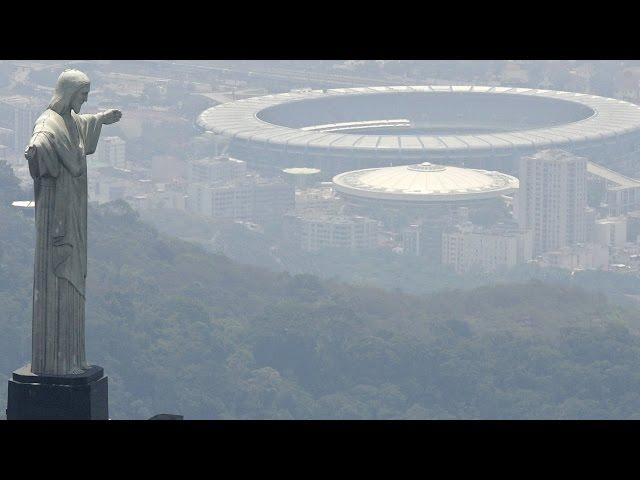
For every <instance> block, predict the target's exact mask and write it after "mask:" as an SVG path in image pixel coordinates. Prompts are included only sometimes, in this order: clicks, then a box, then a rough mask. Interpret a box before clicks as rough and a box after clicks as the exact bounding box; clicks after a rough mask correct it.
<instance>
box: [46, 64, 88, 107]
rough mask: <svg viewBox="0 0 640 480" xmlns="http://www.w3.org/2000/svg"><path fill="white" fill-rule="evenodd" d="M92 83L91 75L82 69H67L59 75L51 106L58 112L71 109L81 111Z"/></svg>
mask: <svg viewBox="0 0 640 480" xmlns="http://www.w3.org/2000/svg"><path fill="white" fill-rule="evenodd" d="M90 85H91V83H90V81H89V77H87V76H86V75H85V74H84V73H82V72H81V71H80V70H65V71H64V72H62V73H61V74H60V76H59V77H58V83H56V89H55V92H54V94H53V98H52V99H51V101H50V102H49V108H50V109H51V110H53V111H55V112H58V113H62V112H65V111H67V110H69V109H70V110H73V111H74V112H76V113H80V108H81V107H82V104H83V103H84V102H86V101H87V97H88V95H89V88H90Z"/></svg>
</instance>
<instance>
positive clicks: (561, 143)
mask: <svg viewBox="0 0 640 480" xmlns="http://www.w3.org/2000/svg"><path fill="white" fill-rule="evenodd" d="M198 124H199V125H200V126H201V127H202V128H203V129H205V130H207V131H210V132H213V133H215V134H219V135H222V136H224V137H227V138H229V139H230V154H231V155H232V156H233V157H235V158H240V159H242V160H246V161H247V162H248V163H249V164H250V165H252V166H254V167H256V168H262V169H273V170H274V171H275V170H278V171H280V170H282V169H283V168H291V167H309V168H318V169H320V170H321V171H322V176H323V177H324V178H326V179H330V178H332V177H333V176H334V175H336V174H339V173H342V172H347V171H352V170H360V169H365V168H374V167H387V166H394V165H410V164H420V163H423V162H431V163H434V164H445V165H457V166H464V167H469V168H479V169H487V170H497V171H501V172H506V173H515V172H516V170H517V165H516V160H517V159H518V158H519V157H521V156H523V155H526V154H530V153H532V152H534V151H537V150H542V149H547V148H561V149H565V150H568V151H570V152H573V153H576V154H578V155H582V156H585V157H587V158H588V159H589V160H592V161H594V162H596V163H599V164H603V165H607V166H609V167H612V168H615V169H616V170H619V171H621V172H627V173H631V172H630V168H632V165H634V162H635V161H637V160H638V159H640V106H637V105H634V104H631V103H628V102H624V101H621V100H616V99H611V98H604V97H598V96H594V95H588V94H580V93H571V92H559V91H551V90H540V89H529V88H508V87H482V86H397V87H369V88H344V89H331V90H304V91H292V92H289V93H283V94H277V95H267V96H264V97H253V98H248V99H244V100H238V101H235V102H229V103H224V104H221V105H218V106H215V107H212V108H209V109H208V110H206V111H204V112H203V113H202V114H201V115H200V117H199V118H198ZM634 173H635V172H634Z"/></svg>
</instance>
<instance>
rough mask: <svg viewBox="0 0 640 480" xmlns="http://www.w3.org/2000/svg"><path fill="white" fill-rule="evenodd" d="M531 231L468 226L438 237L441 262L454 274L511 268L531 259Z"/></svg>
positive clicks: (468, 224) (498, 226) (460, 226)
mask: <svg viewBox="0 0 640 480" xmlns="http://www.w3.org/2000/svg"><path fill="white" fill-rule="evenodd" d="M532 250H533V243H532V232H531V231H530V230H528V231H522V230H519V229H518V228H514V226H504V225H496V226H494V227H491V228H482V227H478V226H475V225H472V224H471V223H465V224H463V225H458V226H456V227H453V228H451V229H447V230H446V231H445V232H443V234H442V263H443V264H445V265H451V266H452V267H453V268H454V270H455V271H456V272H458V273H465V272H468V271H470V270H474V269H478V270H482V271H493V270H496V269H498V268H503V267H513V266H515V265H518V264H521V263H525V262H527V261H529V260H531V258H532Z"/></svg>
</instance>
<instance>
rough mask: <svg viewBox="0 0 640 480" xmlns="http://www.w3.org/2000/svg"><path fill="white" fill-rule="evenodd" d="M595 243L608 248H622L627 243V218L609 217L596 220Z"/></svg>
mask: <svg viewBox="0 0 640 480" xmlns="http://www.w3.org/2000/svg"><path fill="white" fill-rule="evenodd" d="M594 237H595V238H594V240H595V243H598V244H600V245H604V246H606V247H622V246H624V244H625V243H627V218H626V217H608V218H601V219H599V220H596V223H595V226H594Z"/></svg>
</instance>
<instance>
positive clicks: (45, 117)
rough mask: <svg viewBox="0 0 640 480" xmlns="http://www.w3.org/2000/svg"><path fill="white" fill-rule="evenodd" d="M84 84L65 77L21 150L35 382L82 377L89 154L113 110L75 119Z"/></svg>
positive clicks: (78, 77)
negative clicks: (30, 234) (30, 226)
mask: <svg viewBox="0 0 640 480" xmlns="http://www.w3.org/2000/svg"><path fill="white" fill-rule="evenodd" d="M89 88H90V84H89V78H88V77H87V76H86V75H85V74H84V73H82V72H80V71H78V70H65V71H64V72H63V73H62V74H61V75H60V77H59V78H58V83H57V85H56V89H55V93H54V95H53V98H52V99H51V102H50V103H49V107H48V108H47V109H46V110H45V111H44V112H43V113H42V115H40V117H39V118H38V120H36V124H35V126H34V129H33V135H32V137H31V140H30V141H29V144H28V145H27V148H26V150H25V157H26V158H27V160H28V162H29V172H30V174H31V177H32V178H33V182H34V194H35V204H36V214H35V219H36V222H35V223H36V250H35V268H34V281H33V326H32V358H31V368H32V371H33V372H34V373H36V374H41V375H68V374H82V372H83V371H84V370H85V369H87V368H88V365H87V362H86V357H85V331H84V328H85V327H84V326H85V280H86V276H87V158H86V156H87V155H90V154H92V153H94V152H95V150H96V147H97V145H98V139H99V137H100V132H101V128H102V125H104V124H110V123H114V122H117V121H118V120H120V117H121V115H122V114H121V113H120V112H119V111H118V110H108V111H106V112H102V113H98V114H96V115H80V114H79V112H80V108H81V107H82V104H83V103H84V102H86V101H87V98H88V95H89Z"/></svg>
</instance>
